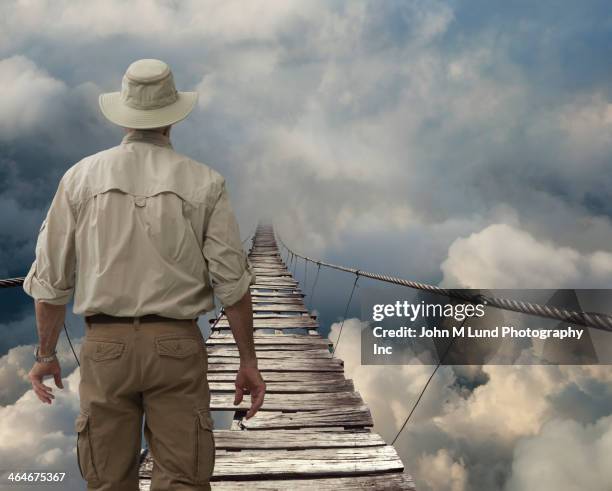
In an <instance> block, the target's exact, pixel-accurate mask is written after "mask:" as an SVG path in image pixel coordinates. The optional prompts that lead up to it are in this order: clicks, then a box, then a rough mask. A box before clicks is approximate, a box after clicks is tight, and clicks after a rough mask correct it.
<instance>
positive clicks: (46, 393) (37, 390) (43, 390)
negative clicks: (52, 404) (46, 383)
mask: <svg viewBox="0 0 612 491" xmlns="http://www.w3.org/2000/svg"><path fill="white" fill-rule="evenodd" d="M34 390H35V391H36V392H38V393H39V394H41V395H42V396H44V397H46V398H47V399H53V398H54V397H55V396H54V395H53V394H52V393H51V392H47V391H46V390H45V389H41V388H40V387H38V386H37V387H36V388H35V389H34Z"/></svg>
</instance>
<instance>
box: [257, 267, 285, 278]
mask: <svg viewBox="0 0 612 491" xmlns="http://www.w3.org/2000/svg"><path fill="white" fill-rule="evenodd" d="M253 273H255V275H256V276H257V277H258V278H262V277H266V278H281V279H282V278H291V273H290V272H289V271H286V270H284V271H283V270H280V269H279V270H270V269H264V270H262V269H259V268H253Z"/></svg>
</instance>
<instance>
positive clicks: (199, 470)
mask: <svg viewBox="0 0 612 491" xmlns="http://www.w3.org/2000/svg"><path fill="white" fill-rule="evenodd" d="M194 460H195V461H194V474H195V479H196V482H198V483H205V482H208V481H210V478H211V477H212V474H213V470H214V468H215V437H214V435H213V420H212V418H211V417H210V412H209V411H208V410H207V409H199V410H198V412H197V416H196V421H195V459H194Z"/></svg>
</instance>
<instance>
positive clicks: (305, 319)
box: [216, 316, 319, 329]
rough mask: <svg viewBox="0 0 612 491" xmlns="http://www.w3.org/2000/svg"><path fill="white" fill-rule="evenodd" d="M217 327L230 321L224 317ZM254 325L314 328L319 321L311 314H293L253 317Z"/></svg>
mask: <svg viewBox="0 0 612 491" xmlns="http://www.w3.org/2000/svg"><path fill="white" fill-rule="evenodd" d="M216 327H217V328H220V329H222V328H229V321H228V320H227V319H225V318H223V319H221V320H220V321H219V322H218V323H217V325H216ZM253 327H254V328H255V329H292V328H293V329H300V328H301V329H304V328H306V329H308V328H313V329H314V328H317V327H319V323H318V322H317V321H316V320H314V319H312V318H311V317H310V316H292V317H282V318H280V317H279V318H269V319H265V318H264V319H253Z"/></svg>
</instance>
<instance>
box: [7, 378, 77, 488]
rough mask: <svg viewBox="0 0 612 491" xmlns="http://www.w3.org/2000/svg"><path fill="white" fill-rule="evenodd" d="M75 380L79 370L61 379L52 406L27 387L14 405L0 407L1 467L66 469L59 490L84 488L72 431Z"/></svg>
mask: <svg viewBox="0 0 612 491" xmlns="http://www.w3.org/2000/svg"><path fill="white" fill-rule="evenodd" d="M78 383H79V375H78V371H74V372H72V373H71V374H70V375H68V377H66V378H65V379H64V387H65V388H64V389H63V390H59V389H57V388H55V389H54V393H55V396H56V397H55V399H54V401H53V404H51V405H43V404H41V402H40V401H39V400H38V398H37V397H36V396H35V395H34V392H33V391H32V390H29V391H28V392H26V393H25V394H24V395H23V396H21V397H20V398H19V399H18V400H17V401H16V402H15V403H14V404H12V405H9V406H5V407H0V461H2V465H3V468H4V469H9V470H15V471H17V470H20V471H26V470H27V471H37V472H39V471H55V472H58V471H59V472H66V473H67V481H66V482H65V484H64V485H63V486H62V489H68V490H77V489H82V488H83V481H82V480H81V478H80V474H79V470H78V467H77V462H76V444H75V442H76V436H75V432H74V420H75V418H76V416H77V414H78V411H79V402H78ZM16 489H19V488H18V487H16ZM24 489H25V487H24Z"/></svg>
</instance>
